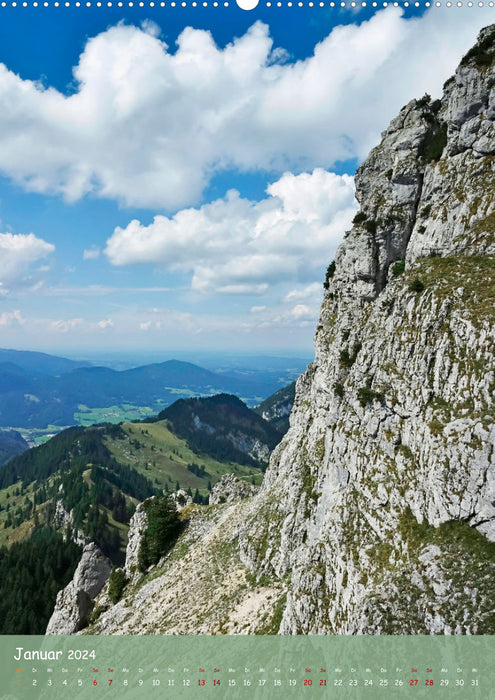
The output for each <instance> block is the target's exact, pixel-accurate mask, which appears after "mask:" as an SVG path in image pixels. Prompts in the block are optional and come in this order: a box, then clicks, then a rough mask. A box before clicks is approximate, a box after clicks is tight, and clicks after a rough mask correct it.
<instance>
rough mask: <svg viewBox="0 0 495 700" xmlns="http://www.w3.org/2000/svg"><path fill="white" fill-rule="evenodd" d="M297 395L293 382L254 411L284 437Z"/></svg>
mask: <svg viewBox="0 0 495 700" xmlns="http://www.w3.org/2000/svg"><path fill="white" fill-rule="evenodd" d="M295 394H296V382H291V383H290V384H289V385H288V386H284V387H283V389H279V390H278V391H276V392H275V393H274V394H272V395H271V396H269V397H268V398H267V399H265V400H264V401H262V402H261V403H260V404H259V406H255V408H254V409H253V410H254V411H255V412H256V413H257V414H258V415H259V416H261V417H262V418H264V419H265V420H266V421H268V422H269V423H270V424H271V425H273V427H274V428H276V430H278V431H279V432H280V433H282V435H283V434H285V433H286V432H287V431H288V430H289V416H290V412H291V411H292V406H293V405H294V396H295Z"/></svg>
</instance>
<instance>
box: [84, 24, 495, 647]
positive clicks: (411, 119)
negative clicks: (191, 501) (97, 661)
mask: <svg viewBox="0 0 495 700" xmlns="http://www.w3.org/2000/svg"><path fill="white" fill-rule="evenodd" d="M494 63H495V25H493V26H492V27H488V28H487V29H485V30H484V31H483V32H482V33H481V35H480V37H479V40H478V43H477V45H476V46H475V47H474V48H473V49H472V50H471V51H470V52H469V53H468V54H467V55H466V57H465V58H464V59H463V60H462V62H461V65H460V66H459V68H458V70H457V71H456V74H455V76H454V77H453V78H451V79H450V80H449V81H447V83H446V85H445V90H444V95H443V97H442V99H441V100H437V101H434V102H433V101H432V100H431V99H430V98H429V97H428V96H425V97H423V98H422V99H420V100H413V101H411V102H410V103H409V104H407V105H406V106H405V107H404V108H403V109H402V110H401V112H400V114H399V116H398V117H397V118H396V119H394V120H393V121H392V123H391V124H390V126H389V127H388V129H387V130H386V131H385V132H384V133H383V136H382V141H381V143H380V145H379V146H377V147H376V148H375V149H373V151H372V152H371V153H370V155H369V157H368V158H367V160H366V161H365V162H364V163H363V164H362V165H361V167H360V168H359V170H358V172H357V175H356V192H357V198H358V201H359V202H360V205H361V210H360V212H359V214H358V215H357V216H356V218H355V221H354V225H353V228H352V230H351V231H349V232H348V233H347V234H346V236H345V239H344V243H343V244H342V245H341V247H340V248H339V250H338V252H337V255H336V258H335V261H334V264H331V265H330V266H329V269H328V273H327V279H326V281H325V289H326V292H325V296H324V300H323V304H322V308H321V314H320V319H319V322H318V326H317V329H316V334H315V361H314V362H313V363H312V364H311V365H310V366H309V367H308V370H307V371H306V372H305V373H304V374H303V375H302V376H301V377H300V379H299V380H298V382H297V388H296V397H295V403H294V407H293V410H292V414H291V421H290V424H291V425H290V429H289V431H288V433H287V434H286V435H285V437H284V439H283V440H282V442H281V443H280V444H279V445H278V446H277V447H276V448H275V450H274V452H273V454H272V457H271V460H270V465H269V468H268V470H267V472H266V475H265V479H264V482H263V486H262V488H261V490H260V492H259V493H258V494H256V495H255V496H254V497H253V498H252V499H247V500H244V501H241V502H240V503H238V504H232V505H231V504H224V505H216V506H211V507H210V511H211V512H210V511H206V513H205V514H203V515H202V516H201V517H202V518H203V519H205V518H206V519H207V520H208V523H210V526H209V527H208V528H206V529H205V528H204V527H203V529H202V528H201V527H199V526H195V525H194V524H195V520H194V518H193V519H192V520H191V525H190V528H189V535H188V534H187V532H186V535H184V536H183V537H182V538H181V539H180V540H179V542H178V545H177V548H176V550H175V553H174V551H172V552H171V553H170V555H169V556H168V558H167V560H166V561H165V566H164V568H163V570H162V572H161V577H156V578H154V580H152V581H150V582H149V583H147V584H146V585H144V586H143V587H140V589H139V590H138V591H137V592H135V593H133V592H132V590H131V591H129V593H128V600H127V602H122V603H120V604H119V605H120V606H121V607H120V608H118V610H117V611H116V613H115V614H112V611H109V612H108V613H107V614H106V617H105V621H104V624H102V626H101V627H100V628H99V629H96V630H95V631H100V632H104V633H107V632H119V631H122V630H124V631H125V632H127V633H139V632H142V631H143V630H145V631H146V632H147V633H150V632H153V631H155V630H159V631H160V632H161V633H167V632H170V633H177V632H181V633H194V632H201V633H217V632H225V631H228V632H232V633H261V632H263V633H267V632H268V633H277V632H278V633H281V634H438V633H443V634H494V633H495V623H494V620H493V610H494V609H495V586H494V585H493V581H494V572H495V545H494V541H495V404H494V392H495V346H494V343H493V339H494V337H495V328H494V325H495V318H494V308H495V257H494V255H495V196H494V195H495V126H494V117H495V70H494ZM194 532H196V533H199V534H197V535H195V536H193V534H192V533H194ZM201 533H203V534H201ZM204 533H206V534H204ZM187 537H189V539H187ZM184 551H185V552H187V553H186V554H183V552H184ZM156 573H157V572H154V574H155V576H156ZM179 580H180V591H181V593H180V595H179V593H178V589H177V586H178V583H177V582H178V581H179ZM188 581H189V584H188ZM187 586H189V587H190V589H191V591H192V595H193V596H194V601H193V603H194V604H192V603H191V601H190V599H189V598H188V596H184V595H183V591H184V589H185V588H186V587H187ZM174 587H175V588H174ZM219 590H222V591H224V595H223V597H219V594H218V591H219ZM174 591H175V592H174ZM181 598H182V599H183V600H187V604H186V603H184V604H183V605H182V607H181V603H180V600H181ZM211 601H214V603H215V604H214V605H212V604H211ZM147 603H150V604H151V603H152V604H153V606H154V608H153V616H151V614H150V615H147V614H146V612H143V611H145V610H146V604H147ZM126 605H127V607H126V608H125V606H126ZM133 605H136V610H133V612H131V613H129V606H130V607H131V608H132V606H133ZM124 608H125V610H124ZM191 608H194V610H199V611H201V614H200V615H199V613H198V615H195V614H189V611H190V610H191ZM119 611H120V612H119ZM193 612H194V611H193ZM124 613H125V625H124V622H123V620H124ZM186 618H187V622H182V623H181V620H185V619H186Z"/></svg>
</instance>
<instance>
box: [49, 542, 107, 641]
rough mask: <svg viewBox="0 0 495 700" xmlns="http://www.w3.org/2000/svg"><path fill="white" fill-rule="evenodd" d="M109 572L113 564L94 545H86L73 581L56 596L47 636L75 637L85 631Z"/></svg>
mask: <svg viewBox="0 0 495 700" xmlns="http://www.w3.org/2000/svg"><path fill="white" fill-rule="evenodd" d="M111 570H112V562H111V561H110V559H108V558H107V557H106V556H105V555H104V554H103V553H102V552H101V550H100V549H99V548H98V547H97V545H96V544H95V543H94V542H91V543H90V544H88V545H86V546H85V547H84V550H83V553H82V557H81V561H80V562H79V564H78V566H77V569H76V570H75V572H74V577H73V579H72V581H71V582H70V583H69V584H68V585H67V586H66V587H65V588H64V589H63V590H62V591H59V593H58V595H57V601H56V603H55V609H54V611H53V614H52V616H51V618H50V621H49V622H48V627H47V629H46V634H74V633H75V632H77V631H78V630H80V629H81V628H82V627H84V626H85V625H86V624H87V622H88V616H89V614H90V613H91V610H92V609H93V601H94V599H95V598H96V596H97V595H98V593H99V592H100V591H101V589H102V588H103V586H104V585H105V583H106V581H107V580H108V577H109V576H110V571H111Z"/></svg>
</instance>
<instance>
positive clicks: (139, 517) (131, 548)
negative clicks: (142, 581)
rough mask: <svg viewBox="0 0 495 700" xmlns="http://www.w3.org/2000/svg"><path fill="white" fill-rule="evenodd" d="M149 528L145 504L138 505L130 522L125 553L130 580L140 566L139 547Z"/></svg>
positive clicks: (126, 571) (126, 569)
mask: <svg viewBox="0 0 495 700" xmlns="http://www.w3.org/2000/svg"><path fill="white" fill-rule="evenodd" d="M147 527H148V516H147V515H146V511H145V509H144V503H138V505H137V507H136V510H135V512H134V515H133V516H132V518H131V520H130V522H129V532H128V535H127V549H126V551H125V566H124V571H125V574H126V576H127V578H129V577H130V576H131V574H132V573H133V572H134V570H135V568H136V567H137V565H138V554H139V547H140V546H141V540H142V538H143V535H144V533H145V531H146V528H147Z"/></svg>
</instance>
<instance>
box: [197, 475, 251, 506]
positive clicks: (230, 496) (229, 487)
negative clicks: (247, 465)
mask: <svg viewBox="0 0 495 700" xmlns="http://www.w3.org/2000/svg"><path fill="white" fill-rule="evenodd" d="M257 491H258V488H257V487H256V486H252V485H251V484H246V482H245V481H241V480H240V479H239V477H238V476H236V474H224V475H223V476H222V478H221V479H220V481H218V482H217V483H216V484H215V486H214V487H213V489H212V491H211V493H210V499H209V503H210V505H215V504H219V503H234V502H235V501H240V500H241V499H242V498H249V497H250V496H253V495H254V494H255V493H256V492H257Z"/></svg>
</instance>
